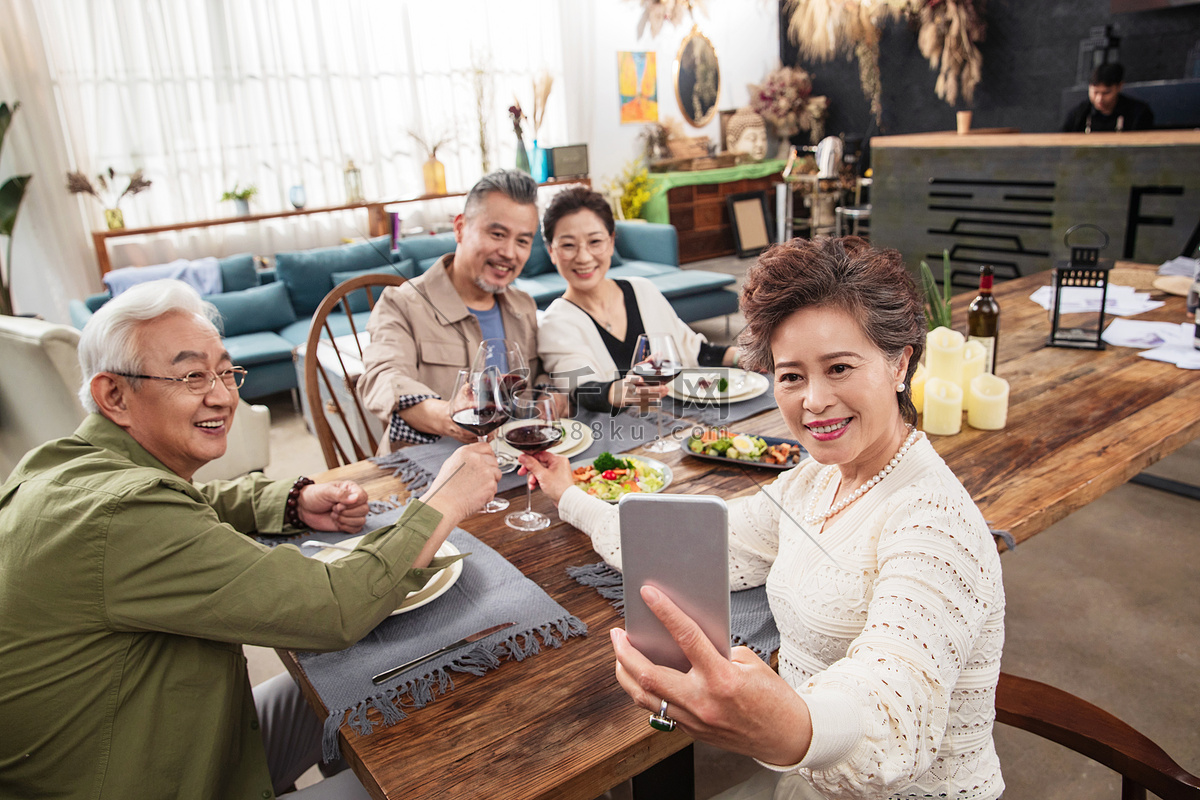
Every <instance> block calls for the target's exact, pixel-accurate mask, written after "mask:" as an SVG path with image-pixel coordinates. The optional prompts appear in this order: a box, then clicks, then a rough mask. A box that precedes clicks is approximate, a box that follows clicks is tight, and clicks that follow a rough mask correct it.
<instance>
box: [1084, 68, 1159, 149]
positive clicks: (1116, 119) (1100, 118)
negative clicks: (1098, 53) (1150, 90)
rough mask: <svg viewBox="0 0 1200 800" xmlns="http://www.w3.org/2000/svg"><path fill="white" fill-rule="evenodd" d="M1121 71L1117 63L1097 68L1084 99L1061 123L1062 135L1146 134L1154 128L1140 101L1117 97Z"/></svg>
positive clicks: (1148, 109)
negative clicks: (1132, 132) (1120, 132)
mask: <svg viewBox="0 0 1200 800" xmlns="http://www.w3.org/2000/svg"><path fill="white" fill-rule="evenodd" d="M1124 85H1125V68H1124V67H1122V66H1121V65H1120V64H1117V63H1109V64H1101V65H1100V66H1098V67H1096V68H1095V69H1094V70H1092V77H1091V78H1089V79H1088V99H1087V100H1085V101H1084V102H1082V103H1080V104H1079V105H1078V106H1076V107H1075V108H1073V109H1072V110H1071V112H1070V113H1069V114H1067V118H1066V120H1064V121H1063V127H1062V129H1063V132H1064V133H1094V132H1101V131H1148V130H1150V129H1152V128H1153V127H1154V112H1153V111H1151V110H1150V106H1148V105H1146V104H1145V103H1143V102H1142V101H1141V100H1135V99H1134V98H1132V97H1129V96H1128V95H1123V94H1121V87H1122V86H1124Z"/></svg>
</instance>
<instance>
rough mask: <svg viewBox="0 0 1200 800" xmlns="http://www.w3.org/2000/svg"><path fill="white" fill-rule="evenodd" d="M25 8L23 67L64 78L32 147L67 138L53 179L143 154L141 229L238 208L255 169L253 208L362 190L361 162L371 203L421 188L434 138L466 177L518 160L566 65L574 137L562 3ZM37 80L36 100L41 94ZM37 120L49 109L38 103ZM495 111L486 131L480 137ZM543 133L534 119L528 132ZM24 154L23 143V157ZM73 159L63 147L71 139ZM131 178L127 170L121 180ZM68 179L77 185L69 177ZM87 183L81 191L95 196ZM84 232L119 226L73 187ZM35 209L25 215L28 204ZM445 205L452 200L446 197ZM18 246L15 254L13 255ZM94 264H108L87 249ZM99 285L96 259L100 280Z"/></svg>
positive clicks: (193, 246)
mask: <svg viewBox="0 0 1200 800" xmlns="http://www.w3.org/2000/svg"><path fill="white" fill-rule="evenodd" d="M5 4H8V5H10V6H13V7H19V8H20V9H22V10H23V11H24V12H25V13H24V14H23V15H15V16H8V19H10V20H13V19H16V24H14V25H13V26H12V27H13V28H17V29H18V30H10V31H9V33H8V34H0V35H2V36H3V39H0V42H2V43H3V44H4V45H5V48H6V55H7V47H8V45H9V43H10V41H20V40H25V41H26V42H27V43H28V42H30V37H32V44H27V47H28V48H29V49H36V50H38V51H42V50H44V56H43V58H42V59H41V63H31V64H28V65H25V64H23V65H22V67H23V68H24V67H26V66H28V67H30V68H31V69H32V72H33V73H34V79H33V80H31V81H30V83H31V84H40V85H41V88H42V89H48V90H49V92H48V93H47V96H48V99H47V105H48V109H47V110H48V111H52V112H53V113H52V114H51V113H47V120H48V121H49V120H50V119H53V122H51V123H50V125H49V126H48V127H50V128H52V130H42V131H39V133H38V137H37V139H38V140H37V141H36V142H35V143H34V147H35V148H47V147H53V148H56V149H57V150H58V151H59V153H60V154H65V160H66V165H65V167H66V168H65V169H64V168H63V165H62V164H61V163H60V164H59V165H58V166H57V168H55V169H54V171H53V172H49V173H48V174H46V175H45V181H46V182H47V183H51V184H54V186H55V189H56V190H57V189H58V188H59V187H61V186H62V185H63V183H64V182H65V172H66V169H77V170H80V171H83V172H84V173H86V174H88V175H92V176H94V175H96V174H97V173H100V172H102V171H105V170H107V169H108V168H109V167H112V168H113V169H115V170H116V171H117V172H118V173H122V174H125V175H127V174H128V173H130V172H132V171H133V170H135V169H139V168H140V169H142V170H144V173H145V175H146V177H148V178H149V179H151V180H152V181H153V182H154V185H153V187H152V188H150V189H149V190H147V191H146V192H144V193H142V194H140V195H137V196H136V197H132V198H129V197H127V198H125V199H124V200H123V201H122V203H121V209H122V211H123V212H124V214H125V222H126V225H128V226H129V227H145V226H151V225H169V224H176V223H179V222H186V221H198V220H208V219H214V218H219V217H228V216H232V215H233V214H234V213H235V212H234V208H233V204H232V203H222V202H221V201H220V197H221V195H222V193H223V192H225V191H227V190H229V189H232V188H233V187H234V185H235V183H236V184H238V185H240V186H242V187H244V186H246V185H248V184H253V185H255V186H256V187H257V188H258V195H257V196H256V197H255V198H254V199H253V200H252V201H251V208H252V211H255V212H260V213H266V212H271V211H281V210H286V209H290V208H291V205H290V204H289V201H288V195H289V189H290V187H292V186H295V185H303V186H304V189H305V194H306V196H307V207H308V208H317V207H323V206H335V205H341V204H343V203H345V202H346V198H347V195H346V187H345V181H344V170H345V167H346V165H347V162H348V161H349V160H351V159H352V160H353V161H354V163H355V165H356V166H357V167H358V168H359V169H360V170H361V172H362V182H363V189H364V194H365V195H366V197H367V198H368V199H391V198H396V199H399V198H404V197H414V196H417V195H420V194H423V193H424V183H423V179H422V169H421V168H422V164H423V163H424V161H425V160H426V153H425V150H424V148H423V146H422V145H421V144H419V143H418V142H417V141H416V140H415V139H414V137H413V136H411V135H410V132H411V133H415V134H417V136H419V137H420V138H421V139H424V140H425V141H426V142H433V141H436V140H438V139H443V138H445V139H448V140H449V141H448V143H447V144H445V145H443V146H442V147H441V148H439V150H438V158H439V160H441V161H442V162H443V163H444V164H445V168H446V180H447V185H448V188H449V190H450V191H455V190H459V191H462V190H465V189H467V188H469V187H470V186H471V185H472V184H473V183H474V182H475V180H476V179H478V177H479V176H480V175H481V174H482V173H483V155H484V150H485V149H486V152H487V156H488V162H489V163H488V166H489V167H490V168H491V169H495V168H497V167H502V166H512V165H514V164H515V162H516V154H515V153H516V139H515V137H514V135H513V132H512V126H511V123H510V122H509V119H508V115H507V109H508V106H509V105H511V104H512V102H513V98H514V96H515V97H517V98H519V100H520V102H521V105H522V106H523V107H524V108H525V109H526V111H527V112H528V111H531V110H532V100H533V97H532V95H533V89H532V82H533V78H534V76H535V75H537V74H538V73H539V72H541V71H543V70H548V71H549V72H550V73H551V74H552V75H553V76H555V79H556V80H555V86H554V91H553V92H552V93H551V95H550V102H549V105H548V108H547V112H546V116H545V120H544V123H543V126H542V130H541V131H540V139H541V142H542V143H543V144H545V145H560V144H568V143H570V140H569V137H568V131H569V130H570V129H572V128H573V129H575V130H583V128H582V127H581V126H580V125H579V124H578V123H573V124H570V125H569V123H568V107H567V102H566V95H567V92H568V87H567V86H565V85H564V81H563V76H564V66H563V61H564V59H563V53H564V50H565V47H566V46H567V45H566V44H565V43H564V42H563V41H562V39H561V36H562V33H563V29H562V26H561V19H562V16H563V15H564V14H567V13H568V10H569V9H571V5H570V3H569V2H568V3H564V2H562V0H441V1H440V2H428V0H336V2H335V0H86V1H85V0H0V8H2V7H3V6H4V5H5ZM18 88H20V89H21V91H22V94H23V99H24V98H25V97H32V90H31V89H30V90H27V89H25V88H24V87H18ZM30 116H31V117H32V116H33V115H32V114H30ZM481 121H482V127H483V131H482V133H481ZM531 140H532V132H531V131H529V129H528V127H527V129H526V144H531ZM6 160H7V159H6ZM59 160H60V162H61V161H62V158H61V155H60V159H59ZM119 181H120V188H123V186H124V181H125V179H124V178H119ZM64 192H65V190H64ZM81 198H82V196H81ZM71 203H73V204H74V206H76V207H77V210H76V211H75V214H74V217H75V219H74V222H75V225H74V228H75V231H76V234H75V237H74V238H80V236H81V235H82V240H83V241H84V242H86V241H87V238H89V237H87V236H86V232H87V231H89V230H92V229H99V228H101V227H102V226H103V225H104V222H103V209H102V206H101V205H100V204H99V203H96V202H94V201H93V200H91V199H90V198H82V199H76V198H71ZM23 213H24V212H23ZM429 213H430V214H435V215H437V216H436V219H435V221H444V220H443V219H441V218H442V217H448V216H449V215H450V209H446V208H442V209H437V208H434V209H430V210H429ZM365 221H366V217H365V214H363V213H362V212H358V213H356V214H355V213H347V214H343V215H312V216H305V217H298V218H293V219H291V220H288V221H282V222H279V223H272V224H266V223H264V224H260V225H228V226H221V227H216V228H210V229H195V230H192V231H189V232H186V233H183V234H177V235H174V236H173V237H172V236H167V237H165V241H166V245H165V247H166V250H163V249H162V247H163V246H164V245H163V240H159V241H157V242H137V241H125V242H124V244H121V242H122V241H123V240H116V241H114V242H112V243H111V244H110V252H112V254H113V259H114V265H115V266H120V265H121V263H122V261H125V262H128V261H130V260H132V261H135V262H138V261H140V262H141V263H146V262H147V261H152V260H153V259H155V258H156V257H162V258H166V257H174V256H175V255H186V256H199V255H225V254H229V253H233V252H239V251H243V250H252V251H254V252H256V253H264V254H269V253H271V252H275V251H277V250H284V249H294V248H300V247H309V246H316V245H318V244H332V243H335V242H336V241H337V239H338V238H339V237H340V236H353V235H358V236H361V235H363V234H364V233H365V230H364V229H365ZM14 260H15V259H14ZM89 267H90V268H91V270H92V272H93V273H94V272H95V267H94V262H93V263H92V264H90V265H89ZM88 283H89V284H90V285H92V286H93V287H94V286H98V285H99V284H98V274H96V275H95V277H94V278H89V279H88Z"/></svg>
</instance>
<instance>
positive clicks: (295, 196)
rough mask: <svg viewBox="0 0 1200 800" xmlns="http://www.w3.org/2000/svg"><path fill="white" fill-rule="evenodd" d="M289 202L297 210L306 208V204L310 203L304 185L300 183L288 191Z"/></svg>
mask: <svg viewBox="0 0 1200 800" xmlns="http://www.w3.org/2000/svg"><path fill="white" fill-rule="evenodd" d="M288 200H289V201H290V202H291V204H292V205H293V206H295V207H296V210H297V211H299V210H300V209H302V208H304V204H305V203H307V202H308V196H307V195H306V194H305V192H304V184H302V183H298V184H296V185H295V186H293V187H292V188H291V189H289V190H288Z"/></svg>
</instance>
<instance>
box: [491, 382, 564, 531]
mask: <svg viewBox="0 0 1200 800" xmlns="http://www.w3.org/2000/svg"><path fill="white" fill-rule="evenodd" d="M508 415H509V416H510V417H511V418H512V422H510V423H509V424H508V425H506V426H505V427H504V429H503V430H502V431H501V432H500V435H501V436H503V437H504V441H505V442H507V443H508V444H509V445H510V446H512V447H515V448H516V449H518V450H520V451H521V452H523V453H540V452H542V451H543V450H549V449H550V448H551V447H553V446H554V445H556V444H558V443H559V441H560V440H561V439H562V438H563V429H562V425H560V424H559V421H558V403H556V402H555V397H554V394H553V393H552V392H548V391H546V390H544V389H531V388H529V387H525V388H522V389H518V390H517V391H515V392H513V393H512V395H511V404H510V406H509V408H508ZM504 523H505V524H506V525H508V527H510V528H514V529H516V530H518V531H540V530H541V529H542V528H547V527H549V526H550V518H549V517H547V516H546V515H545V514H540V513H538V512H537V511H534V510H533V489H532V488H531V487H530V485H529V482H528V481H526V482H525V510H524V511H515V512H513V513H512V514H509V515H508V516H507V517H505V518H504Z"/></svg>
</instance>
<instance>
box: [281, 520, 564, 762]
mask: <svg viewBox="0 0 1200 800" xmlns="http://www.w3.org/2000/svg"><path fill="white" fill-rule="evenodd" d="M401 513H403V507H400V508H396V509H391V510H389V511H387V512H386V513H383V514H373V515H372V516H371V517H370V518H369V519H368V524H367V526H366V527H365V528H364V531H368V530H374V529H375V528H379V527H381V526H383V525H389V524H391V523H393V522H395V521H396V520H397V519H399V517H400V514H401ZM316 535H318V536H320V537H321V540H322V541H326V540H327V534H325V533H319V534H316ZM355 535H357V534H355ZM337 538H347V537H329V538H328V540H329V541H333V540H335V539H337ZM449 538H450V542H451V543H453V544H454V545H455V546H456V547H457V548H458V549H459V551H460V552H462V553H470V555H469V556H468V557H467V558H465V559H464V560H463V572H462V575H461V576H460V577H459V579H458V580H457V581H456V582H455V583H454V585H453V586H452V587H450V589H449V590H448V591H447V592H446V593H445V594H444V595H442V596H441V597H440V598H438V599H437V600H435V601H434V602H431V603H429V604H428V605H425V606H422V607H421V608H416V609H413V610H412V611H408V612H405V613H403V614H399V615H397V616H394V617H388V618H387V619H385V620H383V621H382V622H381V623H379V625H378V626H377V627H376V628H375V629H374V630H373V631H371V632H370V633H369V634H367V635H366V636H365V637H363V638H362V639H361V640H360V641H359V642H357V643H356V644H354V645H352V646H350V647H348V648H346V649H345V650H339V651H335V652H330V653H309V652H298V653H297V654H296V656H297V660H298V661H299V662H300V666H301V668H302V669H303V670H304V672H305V674H306V675H307V676H308V679H309V681H310V682H311V683H312V685H313V688H314V689H316V691H317V694H318V695H319V696H320V697H321V701H322V702H323V703H324V704H325V707H326V708H327V709H329V716H328V717H327V718H326V720H325V730H324V735H323V737H322V750H323V754H324V758H325V760H326V761H330V760H332V759H333V758H336V757H337V754H338V745H337V733H338V729H339V728H340V727H341V726H342V723H343V722H348V723H349V725H350V726H351V727H352V728H353V729H354V730H355V731H356V732H357V733H359V734H360V735H364V736H365V735H369V734H370V733H372V732H373V731H374V729H375V723H373V722H372V721H371V720H370V719H369V718H368V716H367V712H368V711H369V710H370V709H375V710H376V711H378V712H379V713H380V715H381V716H382V724H383V725H384V726H388V725H393V724H395V723H397V722H399V721H400V720H402V719H404V718H405V717H406V716H407V714H406V713H405V709H406V708H414V709H419V708H422V707H424V706H425V705H427V704H428V703H431V702H433V701H434V700H435V699H436V698H437V696H438V695H441V694H445V693H447V692H448V691H451V690H453V688H454V681H453V679H452V678H451V676H450V674H451V673H452V672H469V673H471V674H472V675H482V674H483V673H485V672H487V671H488V670H491V669H495V668H496V667H498V666H499V665H500V663H501V662H502V661H505V660H509V659H512V660H516V661H521V660H523V659H525V658H526V657H528V656H532V655H535V654H536V653H539V652H541V649H542V647H556V648H557V647H561V646H562V645H563V643H564V642H565V641H566V640H567V639H569V638H571V637H574V636H582V635H586V634H587V625H586V624H584V622H583V621H582V620H580V619H579V618H577V617H575V616H574V615H572V614H570V613H568V612H567V610H566V609H564V608H563V607H562V606H560V605H559V604H558V603H557V602H555V601H554V600H553V599H552V598H551V597H550V596H549V595H548V594H546V592H545V591H544V590H543V589H542V588H541V587H540V586H538V585H537V584H536V583H534V582H533V581H531V580H529V579H528V578H526V577H525V576H524V575H523V574H522V573H521V571H520V570H518V569H517V568H516V567H514V566H513V565H512V564H510V563H509V562H508V560H507V559H505V558H504V557H503V556H501V555H500V554H499V553H497V552H496V551H495V550H493V549H492V548H490V547H488V546H487V545H486V544H484V543H483V542H481V541H479V540H478V539H476V538H475V537H474V536H472V535H471V534H469V533H467V532H466V531H464V530H462V529H461V528H455V529H454V531H452V532H451V534H450V537H449ZM293 541H295V540H293ZM502 622H516V623H517V624H516V625H514V626H513V627H512V628H509V629H508V630H505V631H502V632H499V633H496V634H493V635H492V636H489V637H487V638H486V639H483V640H481V641H479V642H476V643H474V644H473V645H466V646H464V647H462V648H460V649H458V650H453V651H451V652H449V653H445V654H443V655H441V656H438V657H436V658H433V659H431V660H429V661H426V662H425V663H423V664H420V665H418V666H416V667H414V668H413V669H411V670H408V671H407V672H404V673H402V674H400V675H397V676H396V677H394V678H392V679H391V680H389V681H387V682H386V683H384V684H383V685H381V686H376V685H375V684H373V683H372V682H371V677H372V676H373V675H378V674H379V673H381V672H383V671H385V670H387V669H390V668H392V667H394V666H396V665H397V664H403V663H405V662H406V661H409V660H411V659H414V658H418V657H420V656H423V655H425V654H426V653H429V652H432V651H434V650H437V649H438V648H440V647H443V646H445V645H447V644H449V643H451V642H454V641H457V640H458V639H461V638H463V637H465V636H467V635H469V634H472V633H475V632H476V631H480V630H483V629H484V628H487V627H490V626H492V625H498V624H500V623H502Z"/></svg>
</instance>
